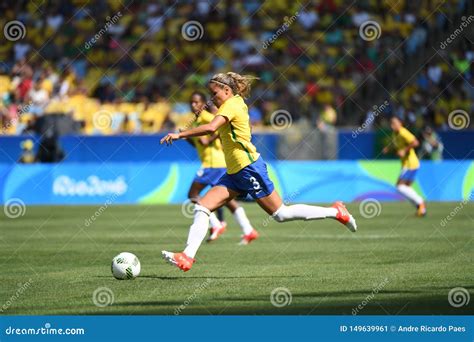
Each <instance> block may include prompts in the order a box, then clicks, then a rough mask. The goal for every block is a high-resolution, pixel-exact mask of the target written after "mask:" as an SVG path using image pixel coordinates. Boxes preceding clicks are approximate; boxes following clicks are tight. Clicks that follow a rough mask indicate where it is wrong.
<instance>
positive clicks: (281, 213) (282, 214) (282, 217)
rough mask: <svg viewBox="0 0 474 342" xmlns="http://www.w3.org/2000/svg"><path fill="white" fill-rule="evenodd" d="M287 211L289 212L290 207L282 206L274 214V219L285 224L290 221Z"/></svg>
mask: <svg viewBox="0 0 474 342" xmlns="http://www.w3.org/2000/svg"><path fill="white" fill-rule="evenodd" d="M287 211H288V207H287V206H286V205H284V204H282V205H281V207H280V208H278V210H277V211H275V212H274V213H273V214H272V217H273V219H274V220H275V221H277V222H285V221H287V220H288V219H289V217H288V215H287Z"/></svg>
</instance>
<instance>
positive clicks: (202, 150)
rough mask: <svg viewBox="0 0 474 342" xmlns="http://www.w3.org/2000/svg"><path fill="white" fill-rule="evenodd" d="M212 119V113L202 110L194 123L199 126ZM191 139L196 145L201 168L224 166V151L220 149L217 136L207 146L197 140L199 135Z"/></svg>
mask: <svg viewBox="0 0 474 342" xmlns="http://www.w3.org/2000/svg"><path fill="white" fill-rule="evenodd" d="M212 119H214V115H212V114H211V113H209V112H208V111H205V110H203V111H202V112H201V114H199V116H198V118H197V120H196V121H195V125H196V126H199V125H204V124H207V123H209V122H211V121H212ZM191 139H192V141H193V143H194V146H195V147H196V150H197V153H198V156H199V159H200V160H201V167H202V168H225V167H226V164H225V157H224V151H223V150H222V143H221V141H220V139H219V138H217V139H216V140H214V141H213V142H212V143H210V144H209V145H207V146H204V145H203V144H201V143H200V142H199V137H192V138H191Z"/></svg>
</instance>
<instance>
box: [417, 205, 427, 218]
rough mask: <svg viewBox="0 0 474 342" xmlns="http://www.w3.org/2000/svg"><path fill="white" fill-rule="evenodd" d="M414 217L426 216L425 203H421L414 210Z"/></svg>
mask: <svg viewBox="0 0 474 342" xmlns="http://www.w3.org/2000/svg"><path fill="white" fill-rule="evenodd" d="M416 216H418V217H425V216H426V205H425V202H423V203H421V204H420V205H419V206H418V209H417V210H416Z"/></svg>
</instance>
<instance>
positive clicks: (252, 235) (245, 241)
mask: <svg viewBox="0 0 474 342" xmlns="http://www.w3.org/2000/svg"><path fill="white" fill-rule="evenodd" d="M259 236H260V234H258V232H257V231H256V230H255V229H254V230H252V232H251V233H249V234H247V235H242V240H240V243H239V245H248V244H249V243H250V242H252V241H253V240H255V239H258V237H259Z"/></svg>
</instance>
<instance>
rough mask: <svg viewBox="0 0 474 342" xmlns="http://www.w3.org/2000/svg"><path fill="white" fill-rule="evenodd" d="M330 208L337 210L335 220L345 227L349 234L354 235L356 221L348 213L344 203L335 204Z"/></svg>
mask: <svg viewBox="0 0 474 342" xmlns="http://www.w3.org/2000/svg"><path fill="white" fill-rule="evenodd" d="M332 207H333V208H336V209H337V214H336V220H338V221H339V222H341V223H342V224H343V225H345V226H346V227H347V229H349V230H350V231H351V232H353V233H355V232H356V231H357V224H356V221H355V219H354V217H353V216H352V215H351V214H350V213H349V211H348V210H347V208H346V206H345V205H344V203H342V202H340V201H338V202H335V203H334V204H333V205H332Z"/></svg>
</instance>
